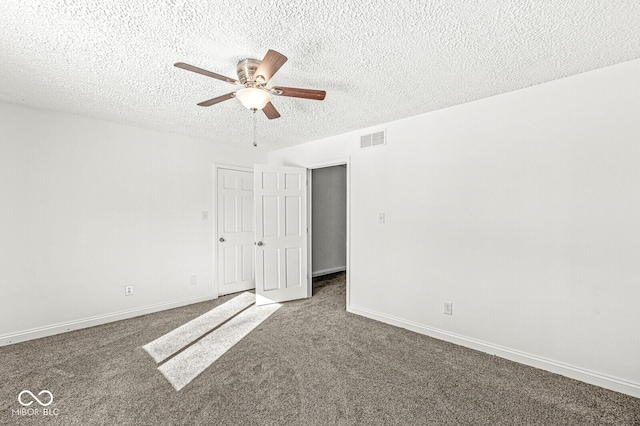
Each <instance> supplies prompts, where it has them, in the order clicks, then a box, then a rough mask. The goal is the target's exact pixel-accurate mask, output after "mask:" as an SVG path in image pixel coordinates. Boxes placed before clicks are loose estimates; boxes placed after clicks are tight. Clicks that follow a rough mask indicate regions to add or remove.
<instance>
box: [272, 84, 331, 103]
mask: <svg viewBox="0 0 640 426" xmlns="http://www.w3.org/2000/svg"><path fill="white" fill-rule="evenodd" d="M272 89H275V90H278V91H280V92H282V93H280V96H290V97H292V98H303V99H315V100H316V101H321V100H323V99H324V97H325V96H326V95H327V92H325V91H324V90H312V89H297V88H295V87H272Z"/></svg>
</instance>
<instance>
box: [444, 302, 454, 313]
mask: <svg viewBox="0 0 640 426" xmlns="http://www.w3.org/2000/svg"><path fill="white" fill-rule="evenodd" d="M444 314H445V315H453V302H444Z"/></svg>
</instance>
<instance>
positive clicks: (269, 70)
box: [254, 49, 288, 83]
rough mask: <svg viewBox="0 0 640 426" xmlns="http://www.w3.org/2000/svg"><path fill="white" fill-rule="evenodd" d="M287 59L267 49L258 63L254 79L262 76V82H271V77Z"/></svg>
mask: <svg viewBox="0 0 640 426" xmlns="http://www.w3.org/2000/svg"><path fill="white" fill-rule="evenodd" d="M287 59H288V58H287V57H286V56H284V55H283V54H282V53H278V52H276V51H275V50H271V49H269V51H268V52H267V54H266V55H264V59H263V60H262V62H260V65H259V66H258V69H257V70H256V72H255V74H254V75H255V78H257V77H258V76H260V75H261V76H262V77H263V78H264V82H261V83H266V82H267V81H269V80H271V77H273V75H274V74H275V73H276V72H277V71H278V70H279V69H280V67H281V66H282V65H284V63H285V62H287Z"/></svg>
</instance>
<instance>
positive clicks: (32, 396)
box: [18, 390, 53, 407]
mask: <svg viewBox="0 0 640 426" xmlns="http://www.w3.org/2000/svg"><path fill="white" fill-rule="evenodd" d="M25 393H27V394H29V395H31V398H33V399H35V400H36V401H37V402H38V404H40V405H42V406H43V407H48V406H49V405H51V403H52V402H53V394H52V393H51V392H49V391H48V390H41V391H40V392H38V396H40V395H42V394H43V393H46V394H48V395H49V402H47V403H44V402H42V401H40V400H39V399H38V397H37V396H35V395H34V394H33V393H32V392H31V391H28V390H23V391H22V392H20V393H19V394H18V402H19V403H20V404H22V406H24V407H28V406H30V405H31V404H33V401H29V402H27V403H24V402H22V395H24V394H25Z"/></svg>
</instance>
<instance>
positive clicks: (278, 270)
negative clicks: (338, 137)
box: [254, 166, 311, 305]
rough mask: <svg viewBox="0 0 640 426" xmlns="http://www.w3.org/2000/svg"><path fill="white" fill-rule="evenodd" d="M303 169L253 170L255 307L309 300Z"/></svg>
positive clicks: (305, 171) (270, 167)
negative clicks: (303, 299)
mask: <svg viewBox="0 0 640 426" xmlns="http://www.w3.org/2000/svg"><path fill="white" fill-rule="evenodd" d="M306 182H307V170H306V169H303V168H298V167H275V166H255V168H254V183H255V207H256V212H255V217H256V242H257V245H256V303H257V304H259V305H260V304H266V303H272V302H284V301H288V300H295V299H302V298H306V297H311V285H310V284H311V282H310V277H309V276H308V273H307V238H308V237H307V232H308V230H307V183H306Z"/></svg>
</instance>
